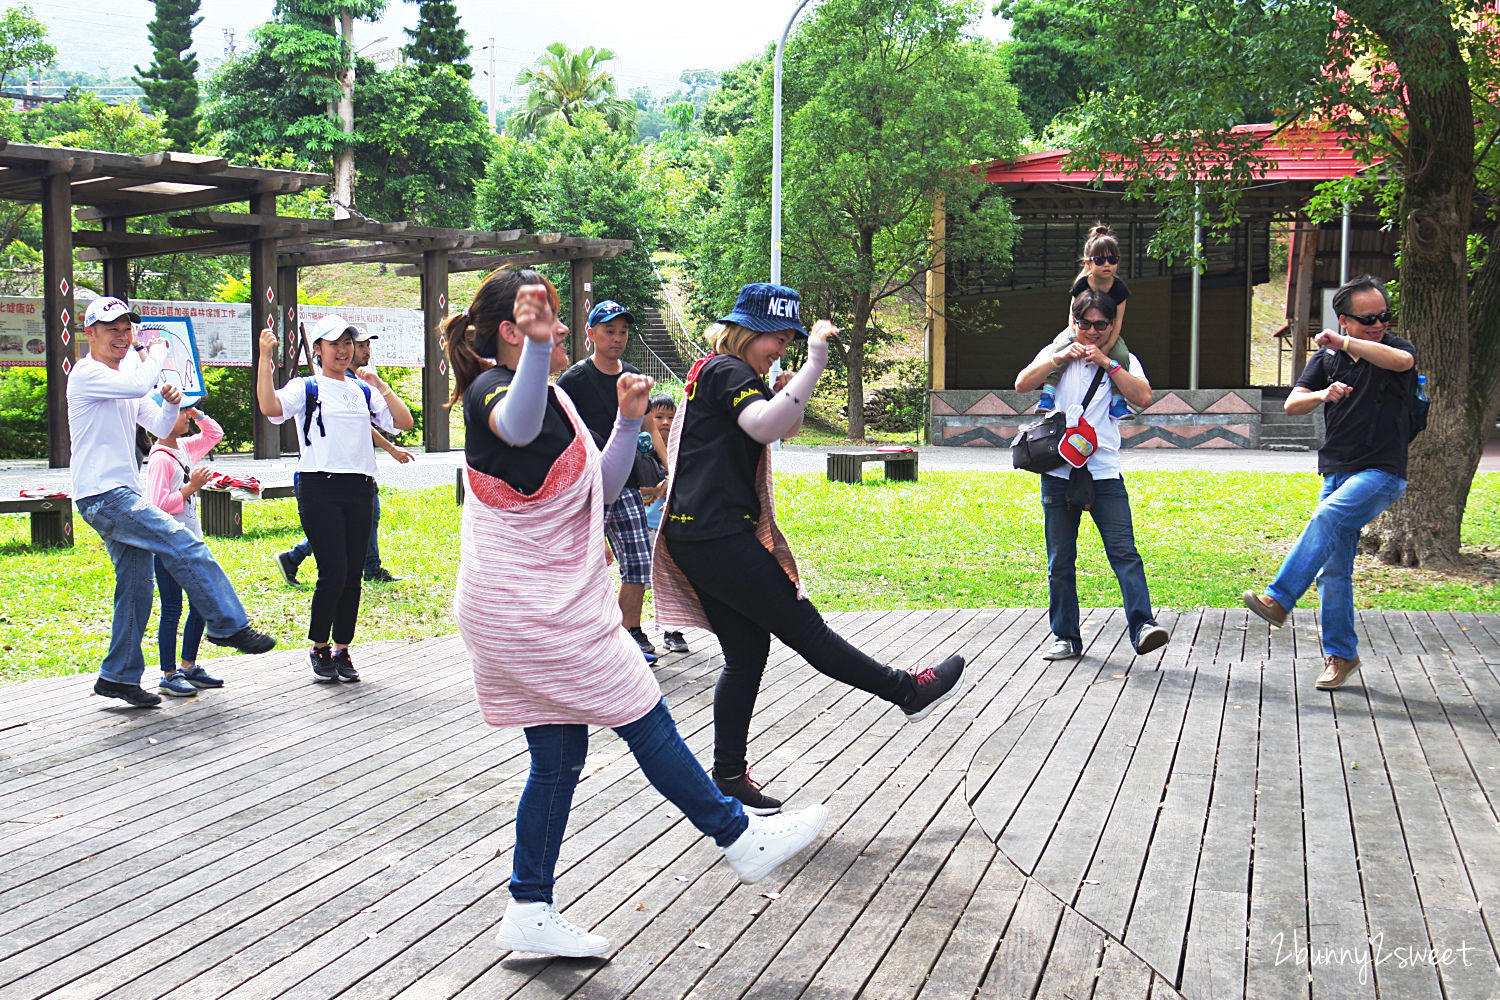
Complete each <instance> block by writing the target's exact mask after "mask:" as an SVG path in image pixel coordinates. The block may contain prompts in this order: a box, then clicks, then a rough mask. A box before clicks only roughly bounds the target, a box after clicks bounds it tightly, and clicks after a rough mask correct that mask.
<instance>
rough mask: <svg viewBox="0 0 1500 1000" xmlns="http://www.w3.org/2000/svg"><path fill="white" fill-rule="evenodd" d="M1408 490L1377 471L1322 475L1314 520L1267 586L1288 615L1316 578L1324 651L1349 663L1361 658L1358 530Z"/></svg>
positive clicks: (1403, 482) (1394, 477) (1400, 481)
mask: <svg viewBox="0 0 1500 1000" xmlns="http://www.w3.org/2000/svg"><path fill="white" fill-rule="evenodd" d="M1405 492H1406V480H1404V479H1402V478H1401V477H1400V476H1397V475H1394V474H1392V473H1389V472H1382V471H1381V470H1379V469H1364V470H1361V471H1359V472H1339V473H1335V474H1333V475H1331V476H1324V477H1323V493H1322V496H1321V497H1320V498H1319V500H1318V506H1317V507H1316V508H1315V509H1314V510H1313V515H1312V520H1310V521H1308V522H1307V527H1305V528H1303V529H1302V534H1301V535H1299V536H1297V542H1296V544H1295V545H1293V546H1292V551H1290V552H1288V553H1287V555H1286V558H1285V559H1283V560H1282V562H1281V569H1279V570H1277V571H1276V579H1274V580H1272V581H1271V585H1270V586H1269V587H1267V588H1266V593H1267V594H1268V595H1270V597H1271V599H1272V600H1274V601H1275V602H1276V603H1277V604H1279V605H1281V606H1282V607H1283V608H1286V609H1287V610H1288V611H1290V610H1292V608H1294V607H1296V606H1297V601H1298V600H1300V599H1301V597H1302V595H1303V594H1304V593H1306V592H1307V588H1308V587H1309V586H1311V585H1312V582H1313V579H1314V577H1315V576H1316V579H1317V581H1318V602H1319V604H1320V605H1321V613H1320V614H1319V617H1320V618H1321V619H1322V623H1323V652H1324V653H1327V654H1329V655H1332V656H1338V657H1341V658H1343V659H1346V660H1352V659H1354V658H1355V657H1356V656H1358V655H1359V640H1358V639H1357V638H1356V637H1355V635H1354V555H1355V552H1356V551H1357V550H1358V548H1359V532H1360V529H1361V528H1363V527H1364V526H1365V525H1367V524H1369V523H1370V522H1371V521H1373V520H1375V518H1376V516H1377V515H1379V514H1380V512H1381V511H1383V510H1385V509H1386V508H1387V507H1389V506H1390V505H1391V504H1393V503H1395V502H1396V501H1397V500H1399V499H1401V494H1403V493H1405Z"/></svg>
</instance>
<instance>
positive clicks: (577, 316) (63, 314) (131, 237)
mask: <svg viewBox="0 0 1500 1000" xmlns="http://www.w3.org/2000/svg"><path fill="white" fill-rule="evenodd" d="M330 179H331V178H330V177H329V176H328V175H327V174H321V173H311V172H306V171H297V170H272V169H267V168H262V167H237V166H234V165H232V164H230V163H229V162H228V161H226V160H224V159H223V158H220V157H212V156H203V155H198V154H192V153H179V152H170V151H169V152H161V153H151V154H148V155H144V156H138V155H132V154H126V153H110V152H103V151H100V150H89V149H67V148H60V147H52V146H30V145H21V144H16V143H6V142H5V140H3V139H0V198H4V199H6V200H10V201H22V202H33V203H39V204H40V205H41V207H42V231H43V243H42V268H43V296H42V297H43V312H44V314H45V321H46V333H47V335H46V343H47V426H48V436H49V448H48V460H49V464H50V465H51V467H52V468H62V467H65V466H66V465H68V462H69V458H70V451H71V449H70V444H69V438H68V430H67V429H68V408H67V377H68V373H69V371H70V370H71V369H72V366H73V363H74V361H75V360H76V358H77V351H78V347H77V342H76V338H77V336H78V332H79V330H80V329H81V323H80V322H79V319H80V317H78V316H77V310H76V308H75V305H74V297H73V296H74V291H75V287H74V276H73V255H74V249H75V247H84V248H85V249H83V250H81V251H79V254H78V256H79V259H80V260H86V261H88V260H97V261H100V262H102V264H103V270H104V294H106V295H116V296H119V297H121V298H124V299H129V298H130V297H131V291H132V290H131V288H130V270H129V266H128V265H129V262H130V261H131V260H133V259H136V258H141V257H160V256H166V255H170V254H179V253H196V254H212V255H219V254H239V255H244V256H248V257H249V259H250V286H251V288H252V289H253V293H252V295H251V302H250V322H251V328H252V329H251V338H250V343H251V364H252V365H255V364H257V363H258V362H259V360H260V345H259V340H258V337H257V336H256V334H257V333H258V331H260V330H263V329H265V328H266V327H268V326H270V327H272V328H274V329H280V330H281V331H282V338H283V345H284V347H283V350H282V352H281V355H282V357H281V368H280V370H279V371H278V373H277V377H278V380H281V379H285V378H289V377H291V375H292V374H293V373H294V370H295V367H296V366H295V358H296V354H295V348H296V347H297V343H298V342H297V338H296V330H297V272H298V270H299V269H300V268H303V267H317V266H322V265H326V264H344V263H355V262H361V263H366V262H374V261H382V262H386V263H391V264H397V265H402V267H401V268H400V270H399V271H398V272H397V273H399V274H405V275H413V274H414V275H418V276H420V277H421V278H422V311H423V314H424V329H425V330H426V351H425V355H426V364H425V366H424V368H423V371H422V406H423V411H424V413H427V414H434V413H440V412H441V408H442V406H443V404H444V403H446V402H447V401H448V392H449V387H448V365H447V359H446V356H445V354H444V348H445V346H446V345H445V344H444V343H443V342H442V338H441V336H440V334H439V332H438V326H439V323H440V322H441V320H442V319H443V317H444V316H446V315H447V312H448V275H449V274H450V273H452V272H457V271H471V270H480V269H489V268H495V267H500V266H502V265H505V264H529V265H536V264H543V263H560V262H563V261H566V262H568V263H569V264H570V283H571V293H572V294H571V295H570V300H571V306H572V315H571V317H570V318H571V325H572V327H573V330H574V331H575V332H574V349H575V354H577V353H578V351H579V350H581V345H582V338H583V329H584V319H585V318H586V317H587V315H588V309H589V307H590V305H591V302H592V282H593V266H594V265H593V262H594V261H595V260H598V259H601V258H609V257H616V256H619V255H620V254H621V253H623V252H625V251H626V250H628V249H629V248H630V247H631V243H630V241H628V240H600V239H584V238H580V237H570V236H563V235H560V234H556V233H542V234H531V233H526V232H523V231H521V230H506V231H503V232H478V231H474V230H466V229H445V228H437V227H431V226H416V225H412V224H411V223H408V222H379V221H375V220H372V219H363V218H359V219H308V218H295V217H290V216H282V215H278V214H277V213H276V198H277V196H279V195H291V194H296V193H298V192H300V191H305V190H307V189H309V188H315V187H321V186H324V185H326V184H328V183H329V181H330ZM240 202H244V203H246V204H247V207H248V211H247V212H224V211H210V210H209V209H213V208H215V207H217V206H224V205H231V204H235V203H240ZM162 215H165V216H167V217H168V219H167V221H168V222H169V223H170V224H171V225H172V226H173V227H175V228H177V229H179V230H197V231H196V232H187V233H179V234H174V235H161V234H151V233H140V232H131V231H130V225H129V223H130V220H131V219H132V218H140V217H144V216H162ZM75 218H76V220H77V222H78V223H84V224H90V223H98V224H99V226H100V228H98V229H94V228H75V225H74V219H75ZM252 405H254V404H253V402H252ZM254 444H255V457H256V458H275V457H277V456H279V455H280V454H281V453H282V450H283V447H284V444H285V446H286V447H295V445H294V443H293V442H292V436H291V435H290V434H287V435H285V438H284V437H283V434H282V433H280V432H278V430H277V428H276V427H275V426H274V425H272V424H271V423H270V422H269V421H267V420H266V419H265V418H264V417H262V416H261V415H260V413H259V412H258V411H257V413H256V418H255V424H254ZM423 445H424V447H426V449H427V450H428V451H447V450H448V447H449V444H448V422H447V421H446V420H432V419H428V420H424V421H423Z"/></svg>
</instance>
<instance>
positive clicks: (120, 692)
mask: <svg viewBox="0 0 1500 1000" xmlns="http://www.w3.org/2000/svg"><path fill="white" fill-rule="evenodd" d="M94 693H95V694H97V695H100V696H101V697H104V698H119V699H120V700H121V701H123V702H126V703H127V704H129V705H130V707H132V708H155V707H156V706H157V705H160V704H161V695H159V694H157V693H156V692H154V691H147V690H146V689H145V688H143V687H141V686H140V685H138V684H117V683H115V682H114V681H107V680H105V679H104V678H103V677H101V678H99V679H98V680H96V681H94Z"/></svg>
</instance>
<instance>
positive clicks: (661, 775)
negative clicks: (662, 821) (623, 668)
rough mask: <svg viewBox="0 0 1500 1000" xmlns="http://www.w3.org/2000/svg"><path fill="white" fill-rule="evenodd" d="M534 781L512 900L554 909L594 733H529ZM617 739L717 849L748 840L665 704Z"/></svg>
mask: <svg viewBox="0 0 1500 1000" xmlns="http://www.w3.org/2000/svg"><path fill="white" fill-rule="evenodd" d="M525 732H526V745H527V746H528V747H529V748H530V750H531V774H530V775H529V776H528V777H527V778H526V788H525V789H524V790H523V791H522V792H521V801H520V803H519V804H518V805H517V806H516V851H515V855H514V856H513V858H512V868H511V876H510V894H511V896H512V897H514V898H515V899H517V900H520V901H521V902H523V903H550V902H552V883H553V881H554V872H555V870H556V868H557V855H558V853H559V852H560V851H561V850H562V842H563V833H564V832H566V830H567V828H568V811H569V809H571V808H572V805H573V789H574V788H576V787H577V786H578V774H579V772H580V771H581V770H583V761H584V757H585V756H586V755H587V754H588V749H589V730H588V727H587V726H581V725H547V726H528V727H526V730H525ZM615 732H617V733H619V734H620V738H621V739H623V740H624V741H625V744H626V746H628V747H629V748H630V752H631V753H632V754H634V755H635V759H636V761H637V762H638V763H639V764H640V765H641V770H642V771H643V772H645V775H646V780H647V781H649V782H651V784H652V785H653V786H655V788H656V790H657V791H659V792H661V793H662V795H664V796H666V798H667V801H669V802H671V803H672V804H673V805H674V806H676V807H677V808H678V809H681V810H682V811H683V813H684V814H685V815H686V816H687V818H688V821H689V822H691V823H692V824H693V826H695V827H697V828H698V830H699V832H701V833H703V834H704V835H705V836H708V837H712V838H713V841H714V843H715V844H718V845H719V846H720V847H728V846H729V845H730V844H732V843H734V842H735V841H736V840H738V839H739V837H740V834H742V833H744V832H745V828H746V827H747V826H748V825H749V820H747V819H746V818H745V810H744V809H743V808H741V806H740V804H739V802H738V801H737V800H735V799H731V798H729V797H727V796H726V795H724V793H722V792H720V791H719V789H718V787H717V786H716V785H714V783H713V782H712V781H710V780H709V778H708V772H707V771H705V770H704V769H703V765H701V764H699V763H698V759H697V758H696V757H694V756H693V754H692V751H691V750H689V749H688V748H687V744H686V743H684V742H682V737H681V736H680V735H679V734H678V732H677V723H675V722H673V721H672V713H671V712H670V711H668V709H667V702H666V699H665V698H663V699H662V700H661V701H659V702H657V703H656V707H654V708H652V709H651V711H649V712H647V713H646V714H645V715H643V716H641V717H640V718H639V719H636V720H635V721H634V722H631V723H627V724H626V725H623V726H616V727H615Z"/></svg>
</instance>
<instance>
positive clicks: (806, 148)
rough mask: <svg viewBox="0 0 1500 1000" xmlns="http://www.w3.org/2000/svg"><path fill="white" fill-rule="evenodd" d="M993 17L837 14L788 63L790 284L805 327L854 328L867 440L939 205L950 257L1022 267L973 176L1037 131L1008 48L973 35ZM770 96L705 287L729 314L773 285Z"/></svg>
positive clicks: (850, 371)
mask: <svg viewBox="0 0 1500 1000" xmlns="http://www.w3.org/2000/svg"><path fill="white" fill-rule="evenodd" d="M979 12H980V8H979V5H978V4H977V3H973V2H969V0H824V2H823V3H821V4H819V5H818V6H817V7H816V8H813V13H812V16H811V17H810V18H808V20H806V21H804V22H801V23H800V24H799V26H798V28H797V30H796V32H795V33H794V35H793V36H792V38H791V40H790V41H789V43H788V48H787V51H786V53H785V54H784V58H783V64H784V67H785V70H784V77H783V84H782V86H783V101H784V109H783V114H784V122H785V127H784V134H783V156H784V165H783V178H784V180H783V192H784V199H783V224H784V238H783V247H782V270H783V280H784V281H785V282H786V283H787V284H790V285H792V286H793V287H796V288H797V289H798V290H799V291H800V292H801V293H802V296H803V302H804V316H808V317H811V316H814V315H817V316H823V315H829V316H833V317H835V319H836V322H839V323H840V325H841V326H842V327H843V328H844V333H843V334H842V335H841V336H840V338H839V340H838V341H837V342H836V343H838V344H839V351H840V352H841V354H842V357H843V361H844V364H845V366H846V371H847V375H848V391H849V400H850V406H849V414H850V426H849V433H850V436H851V437H854V438H860V437H862V436H863V433H864V430H863V398H864V386H863V374H864V373H863V368H864V362H865V352H866V346H867V337H868V336H869V335H870V334H871V333H872V331H873V332H875V333H878V330H876V329H875V328H874V327H872V317H873V314H874V308H875V306H876V305H877V304H878V303H879V302H881V301H882V300H885V299H888V298H891V297H893V296H897V295H899V294H901V293H903V292H904V291H908V290H913V291H914V290H916V289H918V288H920V285H921V282H922V279H923V277H924V275H925V273H926V271H927V269H928V268H929V267H930V265H931V262H932V259H933V255H934V253H935V251H936V250H937V249H938V248H937V246H935V245H934V242H933V240H932V238H931V227H932V218H933V204H934V199H941V200H942V202H943V203H944V204H945V205H946V208H947V211H948V214H949V216H950V218H951V219H953V220H954V221H953V222H951V223H950V224H949V227H948V232H949V233H950V234H951V239H950V242H949V244H948V245H947V252H948V253H949V254H953V255H962V256H967V257H974V258H980V259H1001V260H1003V259H1006V258H1008V255H1009V246H1010V242H1011V240H1012V238H1013V232H1012V221H1011V216H1010V212H1009V209H1008V207H1007V206H1006V205H1005V203H1004V202H1003V200H1001V199H999V198H994V197H989V196H988V195H990V194H991V193H992V192H989V191H987V190H986V185H984V184H983V182H982V181H981V180H980V179H979V178H978V177H977V176H976V175H975V174H974V173H973V172H972V171H971V170H969V169H968V167H970V165H971V164H972V163H973V162H974V161H975V159H976V157H984V158H990V157H995V156H1006V155H1013V154H1015V153H1017V152H1019V150H1020V142H1021V140H1022V138H1023V137H1024V136H1025V134H1026V122H1025V119H1024V118H1023V117H1022V116H1021V114H1020V112H1019V111H1018V110H1017V106H1016V92H1015V88H1014V87H1012V86H1011V85H1010V84H1009V83H1008V82H1007V81H1006V78H1005V73H1004V70H1003V69H1002V68H1001V65H1000V60H999V57H998V56H997V55H996V52H995V49H994V47H993V46H992V45H991V44H990V43H988V42H985V41H982V40H979V39H977V38H974V37H972V36H971V35H970V34H969V33H968V27H969V25H970V24H971V23H972V22H973V21H974V20H975V19H976V18H977V17H978V15H979ZM726 75H727V74H726ZM771 89H772V79H771V74H770V73H764V74H763V75H762V77H761V80H760V94H759V98H758V103H757V110H756V116H755V121H754V124H753V125H752V126H749V127H747V128H745V129H744V130H743V131H741V132H740V134H739V135H738V136H737V137H736V141H735V167H734V184H733V186H732V190H731V192H730V193H729V195H728V197H727V198H726V201H725V205H724V208H723V209H722V210H721V211H720V212H719V214H718V222H719V224H718V226H717V228H718V230H719V233H720V234H721V238H720V239H718V240H717V241H716V242H715V243H712V244H709V245H707V246H706V247H705V253H704V280H703V281H702V282H701V284H702V286H703V287H704V288H705V289H709V290H711V291H712V294H714V295H715V296H717V298H718V299H719V300H720V302H719V303H718V304H727V303H728V302H731V301H732V300H733V295H734V293H735V291H736V290H737V289H738V286H739V284H740V283H741V282H744V281H753V280H764V279H765V276H766V274H767V273H768V270H769V268H768V256H769V247H768V241H767V239H766V235H765V234H766V233H767V232H768V231H769V212H768V210H767V202H768V200H769V194H770V192H769V190H768V184H767V178H768V177H769V174H770V170H769V162H770V132H771V128H770V125H771V113H770V111H771V109H770V98H771ZM958 240H961V241H962V242H961V243H960V242H957V241H958Z"/></svg>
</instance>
